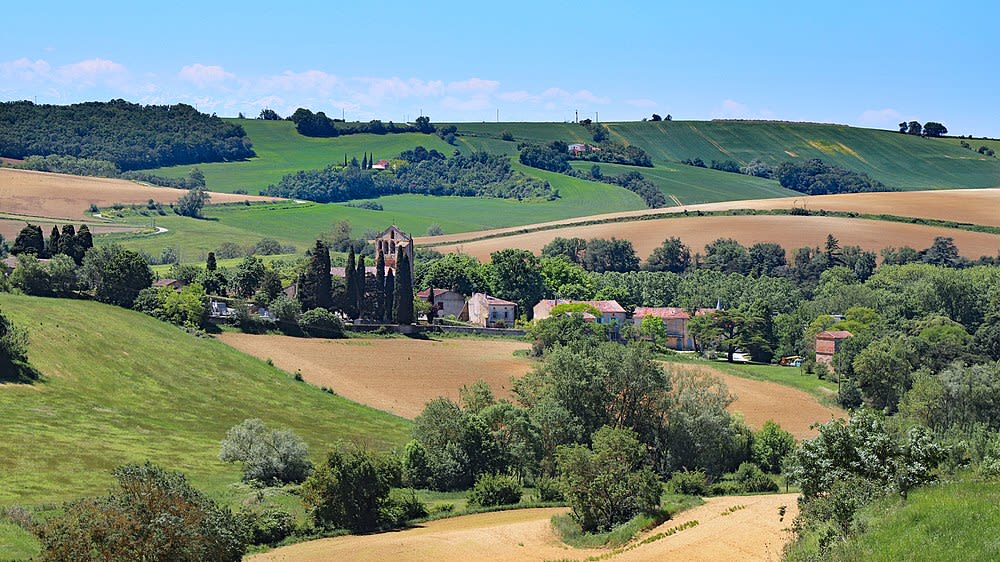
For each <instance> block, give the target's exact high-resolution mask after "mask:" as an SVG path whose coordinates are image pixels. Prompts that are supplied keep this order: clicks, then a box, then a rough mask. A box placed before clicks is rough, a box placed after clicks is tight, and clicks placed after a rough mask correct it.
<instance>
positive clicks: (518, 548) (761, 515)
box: [248, 494, 798, 562]
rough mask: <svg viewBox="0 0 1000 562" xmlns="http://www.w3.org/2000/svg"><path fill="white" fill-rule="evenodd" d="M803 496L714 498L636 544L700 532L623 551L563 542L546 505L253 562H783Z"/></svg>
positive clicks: (326, 543) (319, 544)
mask: <svg viewBox="0 0 1000 562" xmlns="http://www.w3.org/2000/svg"><path fill="white" fill-rule="evenodd" d="M796 498H797V494H775V495H758V496H728V497H720V498H709V499H707V500H706V501H705V504H704V505H701V506H698V507H695V508H693V509H690V510H688V511H685V512H682V513H680V514H678V515H677V517H676V518H674V519H671V520H670V521H667V522H666V523H664V524H663V525H661V526H659V527H657V528H655V529H653V530H651V531H648V532H646V533H644V534H642V535H640V536H639V537H637V540H636V541H633V543H632V544H637V542H638V541H640V540H642V539H643V538H645V537H652V536H654V535H656V534H658V533H663V532H664V531H666V530H667V529H671V528H673V527H676V526H678V525H682V524H684V523H686V522H688V521H692V520H696V521H698V524H697V525H695V526H694V527H690V528H687V529H684V530H682V531H680V532H677V533H676V534H673V535H671V536H668V537H663V538H660V539H658V540H655V541H653V542H650V543H649V544H645V545H641V546H637V547H636V548H633V549H629V550H625V551H623V552H622V551H609V550H605V549H575V548H572V547H569V546H567V545H565V544H563V543H561V542H560V541H559V539H558V538H557V537H556V535H555V533H554V531H553V530H552V526H551V524H550V519H551V518H552V516H553V515H555V514H558V513H565V512H566V509H565V508H541V509H523V510H515V511H504V512H497V513H481V514H477V515H465V516H461V517H453V518H450V519H441V520H438V521H431V522H429V523H426V524H424V525H421V526H419V527H414V528H412V529H406V530H403V531H398V532H390V533H380V534H374V535H362V536H346V537H337V538H332V539H320V540H316V541H309V542H305V543H300V544H295V545H291V546H286V547H282V548H278V549H275V550H272V551H270V552H265V553H262V554H258V555H255V556H251V557H249V558H248V560H251V561H253V562H279V561H281V562H295V561H306V560H308V561H317V562H322V561H334V560H347V559H350V560H359V561H372V562H383V561H385V560H401V561H408V560H412V561H418V560H421V561H422V560H435V561H437V562H450V561H465V560H476V561H477V562H488V561H494V560H495V561H501V560H502V561H534V560H551V559H570V560H573V559H584V558H587V557H589V556H600V555H604V554H611V556H610V557H609V558H608V559H610V560H615V561H618V560H622V561H647V560H648V561H653V560H657V561H661V560H667V561H669V560H687V561H713V562H719V561H726V560H739V561H770V560H775V561H777V560H780V559H781V553H782V548H783V546H784V544H785V543H786V542H787V541H788V540H789V539H790V538H791V534H790V533H789V532H788V531H787V529H788V528H789V527H790V526H791V523H792V520H793V519H794V518H795V516H796V515H797V514H798V504H797V501H796ZM782 507H784V514H783V515H782V514H781V511H782Z"/></svg>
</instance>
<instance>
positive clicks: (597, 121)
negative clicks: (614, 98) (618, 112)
mask: <svg viewBox="0 0 1000 562" xmlns="http://www.w3.org/2000/svg"><path fill="white" fill-rule="evenodd" d="M600 115H601V114H600V113H598V112H596V111H595V112H594V123H600V122H601V117H600Z"/></svg>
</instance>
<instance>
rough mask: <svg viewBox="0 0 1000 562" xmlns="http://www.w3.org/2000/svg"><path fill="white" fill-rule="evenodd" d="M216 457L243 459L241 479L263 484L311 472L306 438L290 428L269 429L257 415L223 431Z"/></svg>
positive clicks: (296, 478)
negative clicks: (302, 437) (225, 431)
mask: <svg viewBox="0 0 1000 562" xmlns="http://www.w3.org/2000/svg"><path fill="white" fill-rule="evenodd" d="M219 459H220V460H222V461H224V462H236V461H239V462H242V463H243V480H245V481H258V482H262V483H264V484H271V483H275V482H281V483H288V482H293V483H297V482H302V481H303V480H305V479H306V477H307V476H309V473H310V472H312V463H311V462H309V448H308V447H307V446H306V444H305V441H303V440H302V439H301V438H300V437H299V436H297V435H295V434H294V433H292V432H291V431H290V430H277V429H273V430H268V428H267V427H266V426H265V425H264V422H263V421H261V420H259V419H257V418H251V419H246V420H243V421H242V422H240V423H239V424H238V425H235V426H233V427H232V428H231V429H230V430H229V431H228V432H227V433H226V438H225V439H223V440H222V447H221V450H220V451H219Z"/></svg>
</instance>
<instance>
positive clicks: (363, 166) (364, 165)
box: [361, 152, 368, 170]
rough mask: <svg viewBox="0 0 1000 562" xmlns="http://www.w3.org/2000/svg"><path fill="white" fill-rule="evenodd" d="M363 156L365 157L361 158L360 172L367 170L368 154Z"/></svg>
mask: <svg viewBox="0 0 1000 562" xmlns="http://www.w3.org/2000/svg"><path fill="white" fill-rule="evenodd" d="M364 154H365V155H364V156H362V157H361V169H362V170H367V169H368V153H367V152H365V153H364Z"/></svg>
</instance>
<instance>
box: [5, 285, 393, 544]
mask: <svg viewBox="0 0 1000 562" xmlns="http://www.w3.org/2000/svg"><path fill="white" fill-rule="evenodd" d="M0 309H2V310H3V312H4V314H5V315H7V316H8V317H10V318H11V319H12V320H13V321H14V322H15V323H16V324H18V325H20V326H24V327H25V328H27V329H28V330H29V331H30V333H31V344H30V350H29V358H30V360H31V363H32V365H33V366H34V367H35V368H36V369H37V370H38V371H40V372H41V374H42V376H43V378H42V380H41V381H40V382H35V383H34V384H31V385H24V384H4V385H0V411H2V412H4V418H5V419H6V420H7V421H8V423H4V424H2V427H0V474H2V478H3V485H2V486H0V506H3V505H10V504H15V503H23V504H30V505H38V504H43V503H50V502H60V501H63V500H67V499H71V498H75V497H80V496H83V495H90V494H98V493H103V492H104V491H105V490H106V489H107V486H108V484H109V483H110V482H111V476H110V471H111V469H113V468H114V467H116V466H118V465H121V464H123V463H128V462H143V461H145V460H147V459H148V460H151V461H153V462H155V463H158V464H161V465H163V466H165V467H167V468H169V469H172V470H180V471H183V472H185V473H186V474H187V475H188V476H189V477H190V479H191V480H192V482H193V483H194V484H195V485H196V486H198V487H200V488H202V489H204V490H206V491H207V492H208V493H209V494H211V495H212V496H214V497H217V498H223V499H225V498H228V497H229V496H230V495H231V494H232V490H231V485H232V484H233V483H235V482H238V481H239V479H240V469H239V467H238V466H236V465H230V464H224V463H222V462H220V461H219V459H218V452H219V441H220V440H221V439H222V438H223V437H225V434H226V431H227V430H228V429H229V428H230V427H232V426H233V425H235V424H237V423H239V422H240V421H242V420H243V419H246V418H250V417H259V418H262V419H263V420H264V421H265V422H266V423H268V424H272V425H274V426H281V427H287V428H291V429H292V430H294V431H295V432H296V433H298V434H299V435H300V436H302V437H303V438H304V439H305V440H306V442H307V443H308V444H309V446H310V452H311V454H312V456H313V458H314V460H319V459H320V458H322V455H323V454H324V451H325V450H327V449H328V448H329V447H330V446H331V445H332V444H333V443H335V442H336V441H337V440H345V441H349V442H358V443H364V444H367V445H368V446H370V447H373V448H377V449H389V448H391V447H397V446H400V445H401V444H402V443H404V442H405V441H406V440H407V437H408V429H409V422H408V421H406V420H403V419H402V418H398V417H395V416H392V415H389V414H386V413H383V412H380V411H377V410H374V409H371V408H368V407H365V406H361V405H358V404H355V403H353V402H349V401H347V400H345V399H343V398H340V397H338V396H334V395H331V394H328V393H326V392H323V391H322V390H320V389H319V388H316V387H314V386H311V385H308V384H306V383H302V382H296V381H295V380H293V379H292V377H290V376H289V375H288V374H287V373H284V372H282V371H279V370H278V369H276V368H274V367H270V366H268V365H267V364H265V363H264V362H263V361H260V360H257V359H255V358H252V357H249V356H247V355H244V354H242V353H240V352H238V351H236V350H234V349H232V348H230V347H228V346H226V345H224V344H222V343H220V342H218V341H215V340H213V339H211V338H203V337H202V338H199V337H195V336H193V335H190V334H187V333H185V332H183V331H181V330H180V329H178V328H177V327H175V326H173V325H170V324H167V323H165V322H161V321H159V320H156V319H153V318H151V317H149V316H145V315H143V314H140V313H137V312H132V311H129V310H124V309H121V308H117V307H113V306H108V305H103V304H99V303H96V302H89V301H73V300H67V299H45V298H37V297H26V296H14V295H9V294H0ZM15 421H16V423H14V422H15ZM0 542H2V540H0Z"/></svg>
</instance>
